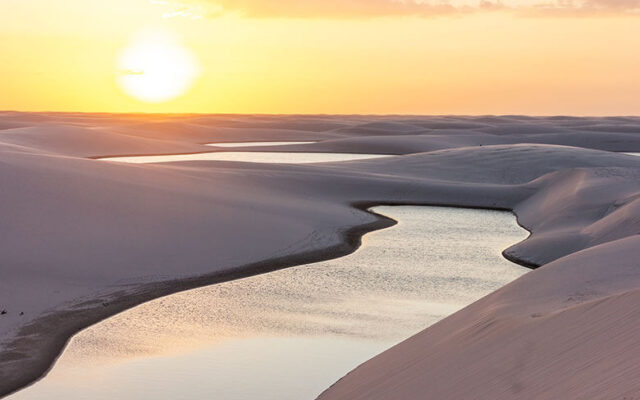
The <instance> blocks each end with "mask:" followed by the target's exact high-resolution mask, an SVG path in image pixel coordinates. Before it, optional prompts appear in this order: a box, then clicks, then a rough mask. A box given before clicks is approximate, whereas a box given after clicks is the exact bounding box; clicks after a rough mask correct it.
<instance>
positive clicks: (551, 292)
mask: <svg viewBox="0 0 640 400" xmlns="http://www.w3.org/2000/svg"><path fill="white" fill-rule="evenodd" d="M533 137H534V138H535V139H536V140H532V138H533ZM639 138H640V119H635V118H623V117H621V118H588V119H581V118H530V117H521V116H508V117H490V116H487V117H387V118H383V117H362V116H349V117H320V116H319V117H302V116H281V117H278V116H202V115H193V116H136V115H106V114H103V115H90V114H46V113H45V114H24V113H13V112H5V113H0V187H1V188H2V196H0V232H1V234H2V241H0V260H1V262H0V274H1V276H2V279H1V280H0V309H6V311H7V314H4V315H2V316H0V343H1V346H2V348H1V353H0V394H6V393H8V392H10V391H12V390H14V389H16V388H18V387H20V386H22V385H24V384H27V383H29V382H31V381H32V380H34V379H36V378H37V377H38V376H40V375H41V374H42V373H43V372H44V371H45V370H46V368H47V367H48V366H49V365H50V363H51V361H52V360H53V358H54V357H55V356H56V355H57V353H58V352H59V351H60V349H61V347H62V346H63V344H64V342H65V341H66V339H67V338H68V337H69V336H70V335H71V334H73V332H75V331H77V330H78V329H80V328H82V327H84V326H86V325H88V324H90V323H92V322H95V321H97V320H99V319H101V318H104V317H106V316H109V315H112V314H113V313H116V312H118V311H120V310H122V309H125V308H128V307H131V306H133V305H135V304H138V303H140V302H141V301H145V300H147V299H151V298H154V297H157V296H161V295H164V294H168V293H172V292H175V291H178V290H183V289H186V288H191V287H195V286H200V285H205V284H210V283H214V282H219V281H222V280H226V279H233V278H236V277H238V276H243V275H249V274H254V273H258V272H263V271H268V270H272V269H276V268H283V267H286V266H290V265H294V264H299V263H304V262H308V261H310V260H319V259H322V258H326V257H335V256H338V255H341V254H345V253H347V252H349V251H352V250H353V249H354V248H355V246H357V244H358V237H359V235H361V234H362V233H363V232H365V231H367V230H370V229H375V228H379V227H381V226H386V225H388V224H389V223H390V221H387V220H384V219H380V218H378V217H376V216H374V215H372V214H369V213H367V212H364V211H362V209H363V208H365V207H366V205H368V204H381V203H395V204H442V205H457V206H468V207H488V208H500V209H512V210H514V211H515V212H516V214H517V215H518V217H519V221H520V223H521V224H522V225H523V226H525V227H527V228H528V229H530V230H531V231H532V236H531V237H530V238H529V239H527V240H525V241H523V242H522V243H519V244H517V245H515V246H513V247H512V248H510V249H508V250H507V251H506V253H505V254H506V255H507V256H508V257H509V258H512V259H515V260H517V261H519V262H521V263H523V264H527V265H533V266H538V265H544V267H543V268H540V269H538V270H536V271H535V272H534V273H532V274H530V275H527V276H526V277H524V278H522V279H520V280H518V281H516V282H514V283H513V284H512V285H509V286H508V287H506V288H504V289H502V290H500V291H498V292H497V293H494V294H493V295H491V296H489V297H487V298H485V299H483V300H481V301H480V302H478V303H475V304H473V305H472V306H470V307H469V308H467V309H465V310H463V311H461V312H459V313H457V314H455V315H453V316H451V317H450V318H447V319H445V320H444V321H442V322H441V323H439V324H437V325H435V326H434V327H432V328H429V329H427V330H426V331H424V332H422V333H420V334H419V335H417V336H415V337H414V338H411V339H409V340H408V341H406V342H404V343H402V344H401V345H399V346H397V347H394V348H392V349H390V350H389V351H387V352H385V353H383V354H382V355H380V356H379V357H377V358H374V359H373V360H371V361H369V362H367V363H366V364H364V365H363V366H362V367H360V368H358V369H356V370H355V371H354V372H352V373H351V374H350V375H348V376H347V377H345V378H344V379H342V380H341V381H340V382H339V383H338V384H336V385H335V386H334V387H332V388H331V389H330V390H328V391H327V392H326V393H325V394H324V395H323V398H327V399H332V398H345V399H351V398H367V399H368V398H385V399H388V398H398V399H400V398H416V393H420V394H423V396H421V397H423V398H434V399H442V398H457V397H460V398H487V399H489V398H500V396H502V397H504V398H512V397H508V396H513V394H514V393H517V394H519V395H520V396H521V397H522V398H534V397H535V396H539V397H537V398H550V399H551V398H559V397H558V396H560V398H561V397H562V394H563V393H568V392H571V393H576V394H578V395H580V396H583V398H597V397H598V396H600V397H603V398H615V397H608V396H609V394H612V395H613V394H616V395H617V394H618V393H621V394H625V393H631V391H633V390H634V389H635V385H636V384H637V383H638V381H637V379H635V376H634V372H633V371H628V372H625V371H626V370H625V368H626V367H627V366H628V365H629V364H628V363H632V362H633V361H634V360H635V353H634V351H635V350H634V348H635V347H638V346H636V345H637V343H635V342H634V335H633V332H634V330H635V328H636V326H637V325H636V324H635V323H634V321H635V320H634V319H633V318H635V317H634V310H635V307H633V304H634V299H635V296H636V294H635V290H636V288H639V287H640V286H638V284H637V279H636V278H635V275H634V272H633V271H634V267H636V266H637V262H636V261H635V260H636V259H638V257H637V256H638V255H639V254H638V252H639V251H638V250H637V249H638V246H637V245H635V246H634V244H635V241H636V239H637V236H634V235H637V234H638V233H639V232H640V200H638V199H640V194H639V193H640V158H637V157H633V156H627V155H620V154H614V153H608V152H603V151H599V150H591V149H614V150H626V151H638V150H640V141H638V139H639ZM547 139H548V142H549V143H552V145H547V144H540V143H545V141H546V140H547ZM245 140H246V141H260V140H284V141H287V140H320V141H321V142H320V143H315V144H310V145H302V146H296V148H297V149H298V150H300V151H333V152H343V151H357V152H363V153H366V152H387V153H392V154H407V155H404V156H398V157H393V158H390V159H379V160H368V161H353V162H344V163H334V164H317V165H306V166H302V165H300V166H292V165H268V164H252V163H233V162H215V161H202V162H184V163H175V164H170V165H162V164H153V165H127V164H120V163H109V162H104V161H97V160H92V159H88V158H87V157H94V156H97V155H113V154H141V153H144V154H157V153H172V152H198V151H212V148H210V147H205V146H202V144H203V143H210V142H214V141H245ZM529 142H535V144H527V143H529ZM521 143H525V144H521ZM558 143H560V144H572V145H574V146H575V145H583V146H584V147H587V148H589V149H584V148H576V147H565V146H557V145H556V144H558ZM480 145H482V146H480ZM385 149H386V151H385ZM247 150H251V148H247ZM269 150H278V149H274V148H270V149H269ZM434 150H435V151H434ZM354 205H358V208H354ZM274 232H277V234H274ZM583 249H588V250H585V251H581V250H583ZM554 260H555V261H554ZM567 299H570V300H567ZM20 313H24V314H23V315H21V314H20ZM587 320H589V321H591V320H593V321H597V324H595V326H592V325H593V324H590V323H587ZM613 325H615V330H613V329H605V328H606V327H611V326H613ZM587 328H589V329H587ZM608 335H616V338H617V339H616V343H615V346H613V345H612V346H608ZM555 337H558V339H557V340H555V339H554V340H551V339H550V338H555ZM506 344H508V345H506ZM627 369H628V368H627ZM566 371H572V372H573V373H574V375H576V376H577V378H575V379H577V380H571V379H569V378H567V377H566V374H567V372H566ZM576 371H578V372H576ZM596 378H597V379H596ZM552 386H553V387H552ZM576 386H581V388H580V391H577V389H574V388H575V387H576ZM613 386H615V390H614V388H613ZM563 391H564V392H563ZM604 394H606V395H604ZM540 396H541V397H540ZM585 396H586V397H585ZM576 398H580V397H576Z"/></svg>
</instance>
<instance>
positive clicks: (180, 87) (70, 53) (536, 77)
mask: <svg viewBox="0 0 640 400" xmlns="http://www.w3.org/2000/svg"><path fill="white" fill-rule="evenodd" d="M639 72H640V0H581V1H578V0H576V1H571V0H503V1H490V0H448V1H447V0H431V1H430V0H181V1H174V0H109V1H106V0H64V1H54V0H0V109H1V110H23V111H87V112H93V111H95V112H163V113H167V112H170V113H183V112H186V113H269V114H529V115H558V114H564V115H640V73H639Z"/></svg>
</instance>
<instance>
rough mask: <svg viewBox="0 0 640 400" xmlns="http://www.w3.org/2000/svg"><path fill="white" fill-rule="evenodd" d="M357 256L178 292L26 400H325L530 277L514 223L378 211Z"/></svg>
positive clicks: (90, 335)
mask: <svg viewBox="0 0 640 400" xmlns="http://www.w3.org/2000/svg"><path fill="white" fill-rule="evenodd" d="M374 210H375V211H376V212H378V213H381V214H384V215H387V216H390V217H391V218H394V219H396V220H398V221H399V224H398V225H397V226H395V227H392V228H390V229H386V230H383V231H377V232H373V233H371V234H368V235H366V236H365V237H364V238H363V246H362V247H361V248H360V249H359V250H358V251H356V252H355V253H354V254H352V255H349V256H346V257H342V258H339V259H335V260H331V261H327V262H321V263H316V264H310V265H302V266H298V267H294V268H289V269H285V270H281V271H276V272H272V273H269V274H264V275H259V276H253V277H250V278H246V279H242V280H237V281H233V282H228V283H223V284H218V285H213V286H208V287H204V288H200V289H195V290H191V291H187V292H183V293H178V294H174V295H171V296H168V297H165V298H161V299H157V300H154V301H152V302H149V303H146V304H143V305H141V306H138V307H136V308H133V309H131V310H128V311H126V312H124V313H122V314H119V315H116V316H114V317H112V318H110V319H107V320H105V321H103V322H101V323H99V324H97V325H95V326H92V327H90V328H88V329H86V330H84V331H82V332H80V333H79V334H77V335H76V336H75V337H74V338H73V339H72V340H71V342H70V344H69V346H68V347H67V349H66V350H65V352H64V353H63V355H62V356H61V357H60V359H59V361H58V362H57V364H56V365H55V367H54V368H53V369H52V371H51V372H50V373H49V375H48V376H47V377H46V378H45V379H43V380H42V381H40V382H38V383H36V384H35V385H33V386H31V387H29V388H27V389H25V390H23V391H21V392H18V393H17V394H15V395H13V396H11V397H10V398H11V399H12V400H36V399H38V400H45V399H46V400H74V399H94V400H102V399H105V400H106V399H110V400H111V399H119V400H129V399H131V400H133V399H138V400H140V399H194V400H196V399H197V400H202V399H222V400H240V399H261V400H287V399H291V400H301V399H313V398H315V397H316V396H317V395H319V394H320V393H321V392H322V391H323V390H324V389H326V388H327V387H328V386H330V385H331V384H332V383H334V382H335V381H336V380H337V379H339V378H340V377H342V376H343V375H344V374H346V373H347V372H348V371H350V370H351V369H353V368H354V367H356V366H357V365H359V364H361V363H362V362H364V361H366V360H367V359H369V358H371V357H372V356H374V355H376V354H377V353H379V352H381V351H384V350H385V349H387V348H389V347H390V346H392V345H393V344H395V343H397V342H399V341H401V340H403V339H405V338H407V337H409V336H411V335H412V334H414V333H416V332H418V331H420V330H422V329H424V328H425V327H427V326H429V325H431V324H433V323H434V322H436V321H438V320H439V319H441V318H443V317H445V316H447V315H449V314H451V313H453V312H455V311H456V310H459V309H460V308H462V307H464V306H466V305H468V304H470V303H472V302H473V301H475V300H477V299H479V298H480V297H482V296H484V295H486V294H488V293H490V292H492V291H494V290H496V289H498V288H499V287H501V286H503V285H505V284H506V283H508V282H510V281H512V280H514V279H516V278H517V277H519V276H521V275H522V274H524V273H525V272H526V271H527V269H525V268H522V267H520V266H517V265H515V264H512V263H510V262H508V261H507V260H505V259H504V258H503V257H502V256H501V251H502V250H503V249H504V248H506V247H508V246H509V245H511V244H513V243H515V242H518V241H520V240H522V239H524V238H525V237H526V236H527V233H526V232H525V231H524V230H522V229H521V228H519V227H518V226H517V224H516V222H515V218H514V216H513V215H512V214H510V213H506V212H496V211H487V210H469V209H457V208H439V207H404V206H403V207H376V208H375V209H374Z"/></svg>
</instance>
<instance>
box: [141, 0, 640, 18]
mask: <svg viewBox="0 0 640 400" xmlns="http://www.w3.org/2000/svg"><path fill="white" fill-rule="evenodd" d="M149 1H150V2H152V3H154V4H160V5H163V6H165V8H166V11H165V12H164V15H163V16H164V17H165V18H173V17H184V18H191V19H198V18H205V17H217V16H221V15H225V14H239V15H243V16H247V17H257V18H263V17H275V18H372V17H388V16H420V17H429V16H437V15H451V14H468V13H477V12H488V11H496V10H503V11H512V12H516V13H523V14H530V15H565V16H581V15H640V0H149Z"/></svg>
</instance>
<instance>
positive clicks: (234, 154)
mask: <svg viewBox="0 0 640 400" xmlns="http://www.w3.org/2000/svg"><path fill="white" fill-rule="evenodd" d="M383 157H389V156H388V155H380V154H348V153H285V152H265V151H223V152H215V153H196V154H173V155H166V156H132V157H106V158H100V160H102V161H115V162H124V163H132V164H149V163H166V162H177V161H240V162H254V163H273V164H312V163H321V162H337V161H352V160H367V159H371V158H383Z"/></svg>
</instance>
